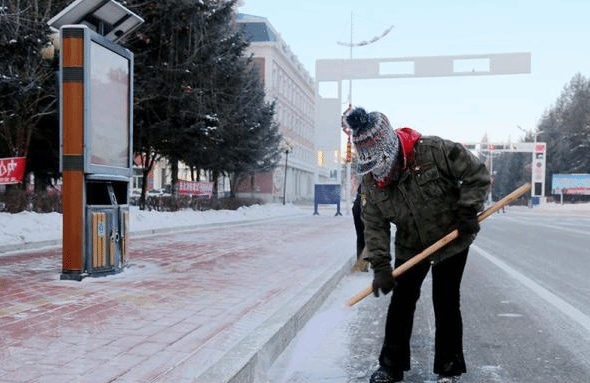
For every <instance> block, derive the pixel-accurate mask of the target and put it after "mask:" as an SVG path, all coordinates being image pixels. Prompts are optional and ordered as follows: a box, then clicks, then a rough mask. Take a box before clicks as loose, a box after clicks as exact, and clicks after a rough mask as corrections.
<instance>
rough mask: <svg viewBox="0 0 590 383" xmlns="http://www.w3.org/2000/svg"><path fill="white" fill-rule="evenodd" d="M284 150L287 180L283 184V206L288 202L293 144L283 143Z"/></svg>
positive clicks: (287, 141)
mask: <svg viewBox="0 0 590 383" xmlns="http://www.w3.org/2000/svg"><path fill="white" fill-rule="evenodd" d="M283 150H285V179H284V181H283V182H284V183H283V205H284V204H285V203H286V201H287V199H286V198H287V164H288V161H289V152H290V151H291V150H293V144H292V143H291V141H289V140H285V141H283Z"/></svg>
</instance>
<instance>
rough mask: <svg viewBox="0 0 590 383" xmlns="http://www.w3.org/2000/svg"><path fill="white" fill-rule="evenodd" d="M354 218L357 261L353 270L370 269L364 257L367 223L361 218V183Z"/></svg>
mask: <svg viewBox="0 0 590 383" xmlns="http://www.w3.org/2000/svg"><path fill="white" fill-rule="evenodd" d="M352 218H353V220H354V229H355V231H356V263H355V264H354V267H353V270H356V271H364V272H366V271H369V263H368V262H367V261H366V260H365V259H364V257H363V254H364V253H363V251H364V249H365V224H363V220H362V219H361V187H360V185H359V187H358V190H357V193H356V198H355V199H354V202H353V204H352Z"/></svg>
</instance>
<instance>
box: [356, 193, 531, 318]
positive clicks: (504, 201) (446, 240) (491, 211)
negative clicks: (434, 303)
mask: <svg viewBox="0 0 590 383" xmlns="http://www.w3.org/2000/svg"><path fill="white" fill-rule="evenodd" d="M530 188H531V184H528V183H527V184H524V185H522V186H521V187H519V188H518V189H516V190H515V191H513V192H512V193H510V194H508V195H507V196H506V197H504V198H502V199H501V200H500V201H498V202H496V203H495V204H493V205H492V206H490V207H489V208H487V209H486V210H484V211H482V212H481V213H479V215H478V216H477V220H478V221H479V222H481V221H483V220H484V219H486V218H488V217H489V216H490V215H492V214H494V213H495V212H497V211H498V210H500V209H501V208H503V207H504V206H506V205H507V204H509V203H510V202H512V201H514V200H515V199H517V198H518V197H520V196H521V195H523V194H524V193H526V192H527V191H528V190H530ZM458 236H459V231H458V230H457V229H455V230H453V231H451V232H450V233H449V234H447V235H445V236H444V237H442V238H441V239H439V240H438V241H436V242H435V243H433V244H432V245H430V246H429V247H427V248H426V249H424V250H423V251H422V252H421V253H419V254H417V255H415V256H414V257H412V258H410V259H409V260H407V261H406V262H405V263H403V264H402V265H401V266H399V267H397V268H396V269H395V270H393V277H394V278H397V277H399V276H400V275H402V274H403V273H404V272H406V271H407V270H409V269H410V268H412V267H413V266H415V265H416V264H418V263H420V262H422V261H423V260H424V259H426V258H427V257H428V256H429V255H431V254H432V253H434V252H436V251H437V250H439V249H441V248H442V247H443V246H445V245H446V244H448V243H449V242H451V241H453V240H454V239H455V238H457V237H458ZM372 293H373V286H368V287H367V288H365V289H364V290H363V291H361V292H359V293H358V294H357V295H355V296H354V297H352V298H351V299H350V300H349V301H348V302H346V305H347V306H348V307H352V306H354V305H355V304H356V303H358V302H359V301H361V300H362V299H363V298H366V297H367V296H369V295H371V294H372Z"/></svg>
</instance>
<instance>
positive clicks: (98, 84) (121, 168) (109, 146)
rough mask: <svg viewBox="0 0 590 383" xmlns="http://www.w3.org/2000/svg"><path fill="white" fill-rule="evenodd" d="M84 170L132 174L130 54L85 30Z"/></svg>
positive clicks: (93, 172) (96, 172) (131, 56)
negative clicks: (86, 60) (86, 59)
mask: <svg viewBox="0 0 590 383" xmlns="http://www.w3.org/2000/svg"><path fill="white" fill-rule="evenodd" d="M86 35H87V36H86V38H85V42H86V44H85V49H84V51H85V57H87V58H88V65H87V66H86V68H87V69H86V76H85V77H86V78H87V80H88V81H85V83H86V84H88V85H89V86H87V88H86V89H85V92H84V93H85V96H86V100H85V105H86V108H85V110H86V116H85V119H84V122H85V126H86V128H85V134H84V140H85V142H86V147H85V155H84V158H85V161H84V172H85V173H92V174H106V175H123V176H131V175H132V162H131V161H132V151H133V148H132V147H131V146H132V145H131V143H132V134H133V121H132V119H133V118H132V116H133V111H132V109H131V108H132V107H131V105H132V103H131V101H132V97H133V80H132V79H133V54H132V53H131V52H130V51H129V50H127V49H125V48H123V47H121V46H120V45H116V44H113V43H112V42H110V41H109V40H107V39H105V38H104V37H102V36H100V35H98V34H96V33H94V32H92V31H90V30H86Z"/></svg>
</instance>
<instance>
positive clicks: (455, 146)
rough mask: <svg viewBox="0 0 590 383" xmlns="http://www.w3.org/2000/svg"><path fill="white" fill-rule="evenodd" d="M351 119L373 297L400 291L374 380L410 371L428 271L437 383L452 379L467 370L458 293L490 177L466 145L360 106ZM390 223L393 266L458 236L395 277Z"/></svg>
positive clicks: (397, 378) (400, 376) (393, 302)
mask: <svg viewBox="0 0 590 383" xmlns="http://www.w3.org/2000/svg"><path fill="white" fill-rule="evenodd" d="M346 121H347V123H348V125H349V126H350V128H351V129H352V141H353V144H354V146H355V149H356V152H357V155H358V169H357V171H358V173H359V174H361V175H362V177H363V178H362V181H361V205H362V209H361V210H362V214H361V216H362V220H363V223H364V226H365V233H364V234H365V257H366V259H367V260H368V261H369V262H370V264H371V268H372V269H373V292H374V294H375V296H379V293H380V292H381V293H383V294H388V293H389V292H391V291H392V290H394V289H395V291H394V293H393V294H392V297H391V302H390V304H389V309H388V313H387V320H386V328H385V337H384V340H383V346H382V348H381V353H380V356H379V369H378V370H376V371H375V372H374V373H373V374H372V376H371V380H370V382H371V383H390V382H400V381H402V380H403V376H404V371H408V370H409V369H410V336H411V332H412V325H413V318H414V311H415V309H416V302H417V300H418V298H419V296H420V287H421V285H422V282H423V281H424V278H425V277H426V275H427V273H428V271H429V270H432V300H433V306H434V314H435V326H436V331H435V350H434V353H435V355H434V373H436V374H438V376H439V382H453V381H455V380H456V379H457V378H458V377H459V376H461V374H463V373H465V372H466V366H465V358H464V355H463V324H462V318H461V310H460V291H459V290H460V284H461V278H462V276H463V271H464V268H465V263H466V261H467V253H468V251H469V245H470V244H471V243H472V242H473V240H474V239H475V236H476V234H477V232H478V231H479V223H478V220H477V213H478V212H479V211H481V210H483V207H484V201H485V197H486V194H487V193H488V191H489V187H490V176H489V172H488V170H487V169H486V167H485V165H484V164H482V163H481V162H480V161H479V160H478V159H477V158H476V157H475V156H474V155H473V154H472V153H471V152H469V151H468V150H467V149H465V148H464V146H463V145H462V144H460V143H456V142H452V141H449V140H445V139H442V138H440V137H436V136H422V135H421V134H420V133H419V132H417V131H415V130H413V129H410V128H401V129H396V130H394V129H393V128H392V127H391V125H390V123H389V121H388V119H387V117H386V116H385V115H384V114H382V113H380V112H371V113H368V112H366V111H365V110H364V109H363V108H356V109H354V110H353V111H352V112H351V113H350V114H349V115H348V116H347V117H346ZM392 224H393V225H394V226H395V240H394V248H395V260H394V265H395V267H398V266H400V265H401V264H402V263H404V262H405V261H407V260H408V259H410V258H411V257H413V256H414V255H416V254H419V253H420V252H421V251H422V250H424V249H425V248H427V247H428V246H430V245H431V244H433V243H434V242H436V241H437V240H439V239H440V238H442V237H443V236H445V235H446V234H448V233H449V232H451V231H452V230H454V229H458V231H459V237H458V238H457V239H456V240H454V241H453V242H451V243H450V244H448V245H447V246H445V247H443V248H442V249H440V250H439V251H437V252H435V253H434V254H432V255H431V256H430V257H429V259H427V260H425V261H423V262H421V263H419V264H418V265H416V266H414V267H413V268H411V269H410V270H408V271H407V272H405V273H404V274H402V275H401V276H399V277H398V278H396V279H394V277H393V275H392V265H391V261H392V257H391V252H390V244H391V225H392Z"/></svg>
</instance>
